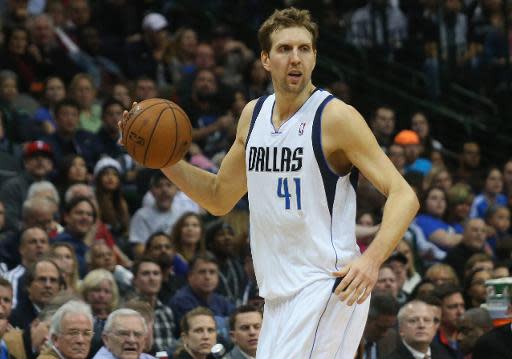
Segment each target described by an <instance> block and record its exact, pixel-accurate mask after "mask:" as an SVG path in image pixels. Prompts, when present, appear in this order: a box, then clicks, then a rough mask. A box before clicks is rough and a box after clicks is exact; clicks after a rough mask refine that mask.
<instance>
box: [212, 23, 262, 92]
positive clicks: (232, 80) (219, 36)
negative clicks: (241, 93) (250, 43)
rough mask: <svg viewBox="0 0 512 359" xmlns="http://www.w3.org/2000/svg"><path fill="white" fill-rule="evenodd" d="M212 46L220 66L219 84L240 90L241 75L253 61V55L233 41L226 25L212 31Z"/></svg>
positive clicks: (231, 32) (236, 41) (250, 51)
mask: <svg viewBox="0 0 512 359" xmlns="http://www.w3.org/2000/svg"><path fill="white" fill-rule="evenodd" d="M211 36H212V46H213V50H214V52H215V56H216V58H217V64H218V65H219V66H220V69H221V70H220V71H219V72H220V73H218V75H219V78H220V82H221V83H222V84H224V85H226V86H228V87H230V88H240V87H241V86H242V83H243V80H244V79H243V74H244V73H245V71H246V69H247V68H248V66H250V65H251V63H252V61H253V60H254V53H253V51H252V50H251V49H249V48H248V47H247V46H246V45H245V44H244V43H243V42H241V41H238V40H236V39H235V37H234V34H233V31H232V30H231V29H230V28H229V26H227V25H226V24H218V25H217V26H215V27H214V28H213V30H212V34H211Z"/></svg>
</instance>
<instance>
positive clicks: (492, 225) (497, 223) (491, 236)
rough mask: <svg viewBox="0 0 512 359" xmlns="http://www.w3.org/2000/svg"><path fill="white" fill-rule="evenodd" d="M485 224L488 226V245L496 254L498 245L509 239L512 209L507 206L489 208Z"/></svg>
mask: <svg viewBox="0 0 512 359" xmlns="http://www.w3.org/2000/svg"><path fill="white" fill-rule="evenodd" d="M485 222H486V224H487V227H486V230H487V244H488V245H489V246H490V247H491V249H492V251H493V253H494V252H495V251H496V246H497V243H498V242H501V241H503V240H504V239H506V238H508V237H509V231H510V209H509V208H508V207H505V206H491V207H489V209H488V210H487V213H486V215H485Z"/></svg>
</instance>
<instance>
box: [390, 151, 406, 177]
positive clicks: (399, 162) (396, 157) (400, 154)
mask: <svg viewBox="0 0 512 359" xmlns="http://www.w3.org/2000/svg"><path fill="white" fill-rule="evenodd" d="M387 155H388V157H389V159H390V160H391V162H393V164H394V165H395V168H396V169H397V170H398V172H400V174H401V175H404V174H405V149H404V146H401V145H397V144H395V143H393V144H391V145H390V146H389V147H388V150H387Z"/></svg>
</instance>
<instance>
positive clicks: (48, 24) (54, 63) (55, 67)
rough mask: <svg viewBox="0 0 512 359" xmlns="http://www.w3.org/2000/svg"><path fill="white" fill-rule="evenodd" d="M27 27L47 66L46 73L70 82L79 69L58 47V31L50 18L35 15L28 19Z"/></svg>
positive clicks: (63, 49) (63, 50)
mask: <svg viewBox="0 0 512 359" xmlns="http://www.w3.org/2000/svg"><path fill="white" fill-rule="evenodd" d="M27 27H28V29H29V31H30V37H31V39H32V42H33V44H34V45H35V46H36V47H37V49H38V50H39V52H40V54H41V57H42V58H43V62H44V63H45V64H46V65H47V66H48V72H49V73H51V74H55V75H57V76H59V77H62V78H63V79H64V81H65V82H68V81H70V80H71V78H72V77H73V75H75V74H76V73H77V72H78V71H79V69H78V67H77V66H76V65H75V64H74V63H73V61H71V59H70V58H69V56H68V54H67V50H66V49H65V48H64V47H62V46H61V45H60V43H59V39H58V37H57V33H58V31H57V30H60V29H59V28H58V27H55V26H54V23H53V20H52V18H51V17H50V16H49V15H47V14H44V13H43V14H41V15H36V16H34V17H33V18H30V19H29V21H28V24H27ZM60 32H62V30H60Z"/></svg>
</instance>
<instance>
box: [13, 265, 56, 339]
mask: <svg viewBox="0 0 512 359" xmlns="http://www.w3.org/2000/svg"><path fill="white" fill-rule="evenodd" d="M25 283H26V287H27V292H28V296H26V297H23V298H22V299H21V300H20V302H19V303H18V305H17V306H16V309H14V310H13V312H12V314H11V316H10V318H9V322H10V323H11V324H12V325H13V326H14V327H18V328H24V329H25V328H29V327H30V324H31V323H32V321H33V320H34V319H35V318H36V317H37V314H38V313H39V311H40V310H41V309H43V308H44V307H45V306H46V305H47V304H48V303H49V302H50V301H51V300H52V299H53V298H54V297H55V296H56V295H57V293H58V292H59V291H60V290H61V289H64V288H65V283H64V279H63V278H62V276H61V274H60V271H59V268H58V267H57V265H56V264H55V263H54V262H53V261H51V260H48V259H40V260H38V261H37V262H35V263H34V264H33V265H32V266H31V267H29V268H28V270H27V273H26V278H25Z"/></svg>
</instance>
